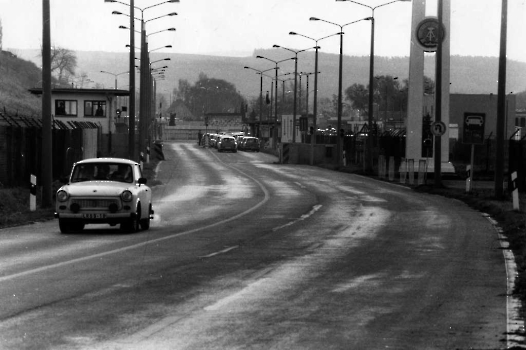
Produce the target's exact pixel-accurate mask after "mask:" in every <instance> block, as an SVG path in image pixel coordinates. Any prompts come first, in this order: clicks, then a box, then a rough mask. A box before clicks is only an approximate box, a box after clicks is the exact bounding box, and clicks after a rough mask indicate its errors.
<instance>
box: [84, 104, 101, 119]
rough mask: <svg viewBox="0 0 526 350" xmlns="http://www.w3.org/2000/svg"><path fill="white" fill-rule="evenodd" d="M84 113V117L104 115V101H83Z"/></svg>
mask: <svg viewBox="0 0 526 350" xmlns="http://www.w3.org/2000/svg"><path fill="white" fill-rule="evenodd" d="M84 115H85V116H86V117H105V116H106V102H105V101H84Z"/></svg>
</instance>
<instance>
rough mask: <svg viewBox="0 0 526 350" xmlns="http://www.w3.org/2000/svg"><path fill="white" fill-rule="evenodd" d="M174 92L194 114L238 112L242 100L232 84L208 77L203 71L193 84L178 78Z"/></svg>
mask: <svg viewBox="0 0 526 350" xmlns="http://www.w3.org/2000/svg"><path fill="white" fill-rule="evenodd" d="M174 94H175V96H176V97H177V99H181V100H182V101H183V102H184V104H185V105H186V106H187V107H188V108H189V109H190V111H191V112H192V114H193V115H194V116H202V115H203V114H205V113H209V112H213V113H233V112H240V106H241V102H242V101H243V97H242V96H241V95H240V94H239V92H238V91H237V90H236V87H235V85H234V84H231V83H229V82H227V81H225V80H222V79H215V78H209V77H208V76H207V75H206V74H204V73H200V74H199V79H198V81H197V82H196V83H195V84H194V85H191V84H190V83H189V82H188V81H186V80H179V87H178V88H177V89H174Z"/></svg>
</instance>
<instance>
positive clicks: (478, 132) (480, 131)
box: [462, 112, 486, 145]
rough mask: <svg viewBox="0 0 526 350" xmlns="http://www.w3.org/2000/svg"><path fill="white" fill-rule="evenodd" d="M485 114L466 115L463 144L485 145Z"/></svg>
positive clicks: (467, 113)
mask: <svg viewBox="0 0 526 350" xmlns="http://www.w3.org/2000/svg"><path fill="white" fill-rule="evenodd" d="M485 124H486V114H485V113H471V112H465V113H464V123H463V133H462V142H463V143H467V144H478V145H481V144H484V125H485Z"/></svg>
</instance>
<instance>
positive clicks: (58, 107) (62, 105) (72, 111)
mask: <svg viewBox="0 0 526 350" xmlns="http://www.w3.org/2000/svg"><path fill="white" fill-rule="evenodd" d="M55 115H56V116H75V117H76V116H77V101H72V100H55Z"/></svg>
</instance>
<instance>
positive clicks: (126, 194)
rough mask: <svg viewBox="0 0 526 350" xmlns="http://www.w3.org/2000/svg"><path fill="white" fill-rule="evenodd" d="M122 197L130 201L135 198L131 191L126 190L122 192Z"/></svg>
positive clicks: (125, 200)
mask: <svg viewBox="0 0 526 350" xmlns="http://www.w3.org/2000/svg"><path fill="white" fill-rule="evenodd" d="M121 199H122V200H123V201H124V202H130V201H131V200H132V199H133V194H132V193H131V192H130V191H128V190H126V191H124V192H122V193H121Z"/></svg>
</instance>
